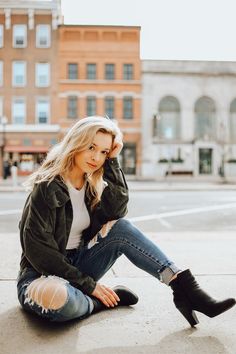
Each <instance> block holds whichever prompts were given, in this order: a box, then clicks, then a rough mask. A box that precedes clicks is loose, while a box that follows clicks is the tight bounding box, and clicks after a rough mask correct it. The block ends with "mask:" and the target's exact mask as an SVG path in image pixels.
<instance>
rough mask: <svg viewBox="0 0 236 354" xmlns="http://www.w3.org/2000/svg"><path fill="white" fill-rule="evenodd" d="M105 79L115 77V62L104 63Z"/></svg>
mask: <svg viewBox="0 0 236 354" xmlns="http://www.w3.org/2000/svg"><path fill="white" fill-rule="evenodd" d="M105 79H106V80H114V79H115V64H106V65H105Z"/></svg>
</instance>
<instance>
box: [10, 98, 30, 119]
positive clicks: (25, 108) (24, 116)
mask: <svg viewBox="0 0 236 354" xmlns="http://www.w3.org/2000/svg"><path fill="white" fill-rule="evenodd" d="M20 100H21V101H22V102H23V107H24V113H23V120H22V122H21V123H17V122H16V121H15V118H17V117H16V116H14V106H15V104H16V101H20ZM26 110H27V107H26V99H25V97H23V96H14V97H12V105H11V120H12V124H16V125H23V124H25V122H26Z"/></svg>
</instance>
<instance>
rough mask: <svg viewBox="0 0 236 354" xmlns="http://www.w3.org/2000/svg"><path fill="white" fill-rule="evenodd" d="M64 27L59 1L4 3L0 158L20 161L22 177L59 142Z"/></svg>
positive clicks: (0, 31) (0, 33) (0, 24)
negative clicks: (59, 77) (60, 41)
mask: <svg viewBox="0 0 236 354" xmlns="http://www.w3.org/2000/svg"><path fill="white" fill-rule="evenodd" d="M60 23H61V16H60V1H58V0H48V1H47V0H46V1H19V0H18V1H12V0H7V1H3V0H1V1H0V120H1V122H0V123H3V124H1V125H0V141H1V142H0V145H1V158H2V156H3V153H4V160H5V161H6V160H11V162H17V163H18V167H19V172H20V173H21V174H23V173H29V172H31V171H32V170H33V169H34V166H35V165H36V164H37V163H39V162H40V159H41V158H42V157H43V155H44V153H45V152H46V151H48V149H49V147H50V146H51V145H52V144H54V143H55V142H56V141H57V140H58V137H59V129H60V127H59V125H58V122H57V117H58V114H57V110H58V104H57V100H58V86H57V82H58V80H57V72H58V70H57V51H58V49H57V47H58V25H59V24H60ZM2 117H3V118H2ZM6 123H7V124H6ZM3 150H4V151H3ZM1 164H2V163H1ZM1 172H2V168H1ZM0 175H1V173H0Z"/></svg>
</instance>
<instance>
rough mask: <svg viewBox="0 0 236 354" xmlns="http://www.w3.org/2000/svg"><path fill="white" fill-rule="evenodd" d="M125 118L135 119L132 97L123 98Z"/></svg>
mask: <svg viewBox="0 0 236 354" xmlns="http://www.w3.org/2000/svg"><path fill="white" fill-rule="evenodd" d="M123 117H124V119H132V118H133V98H132V97H124V98H123Z"/></svg>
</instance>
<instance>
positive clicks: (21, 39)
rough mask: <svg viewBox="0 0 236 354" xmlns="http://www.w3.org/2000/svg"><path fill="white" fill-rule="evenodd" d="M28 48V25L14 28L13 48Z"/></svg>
mask: <svg viewBox="0 0 236 354" xmlns="http://www.w3.org/2000/svg"><path fill="white" fill-rule="evenodd" d="M26 46H27V27H26V25H14V26H13V47H14V48H25V47H26Z"/></svg>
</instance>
